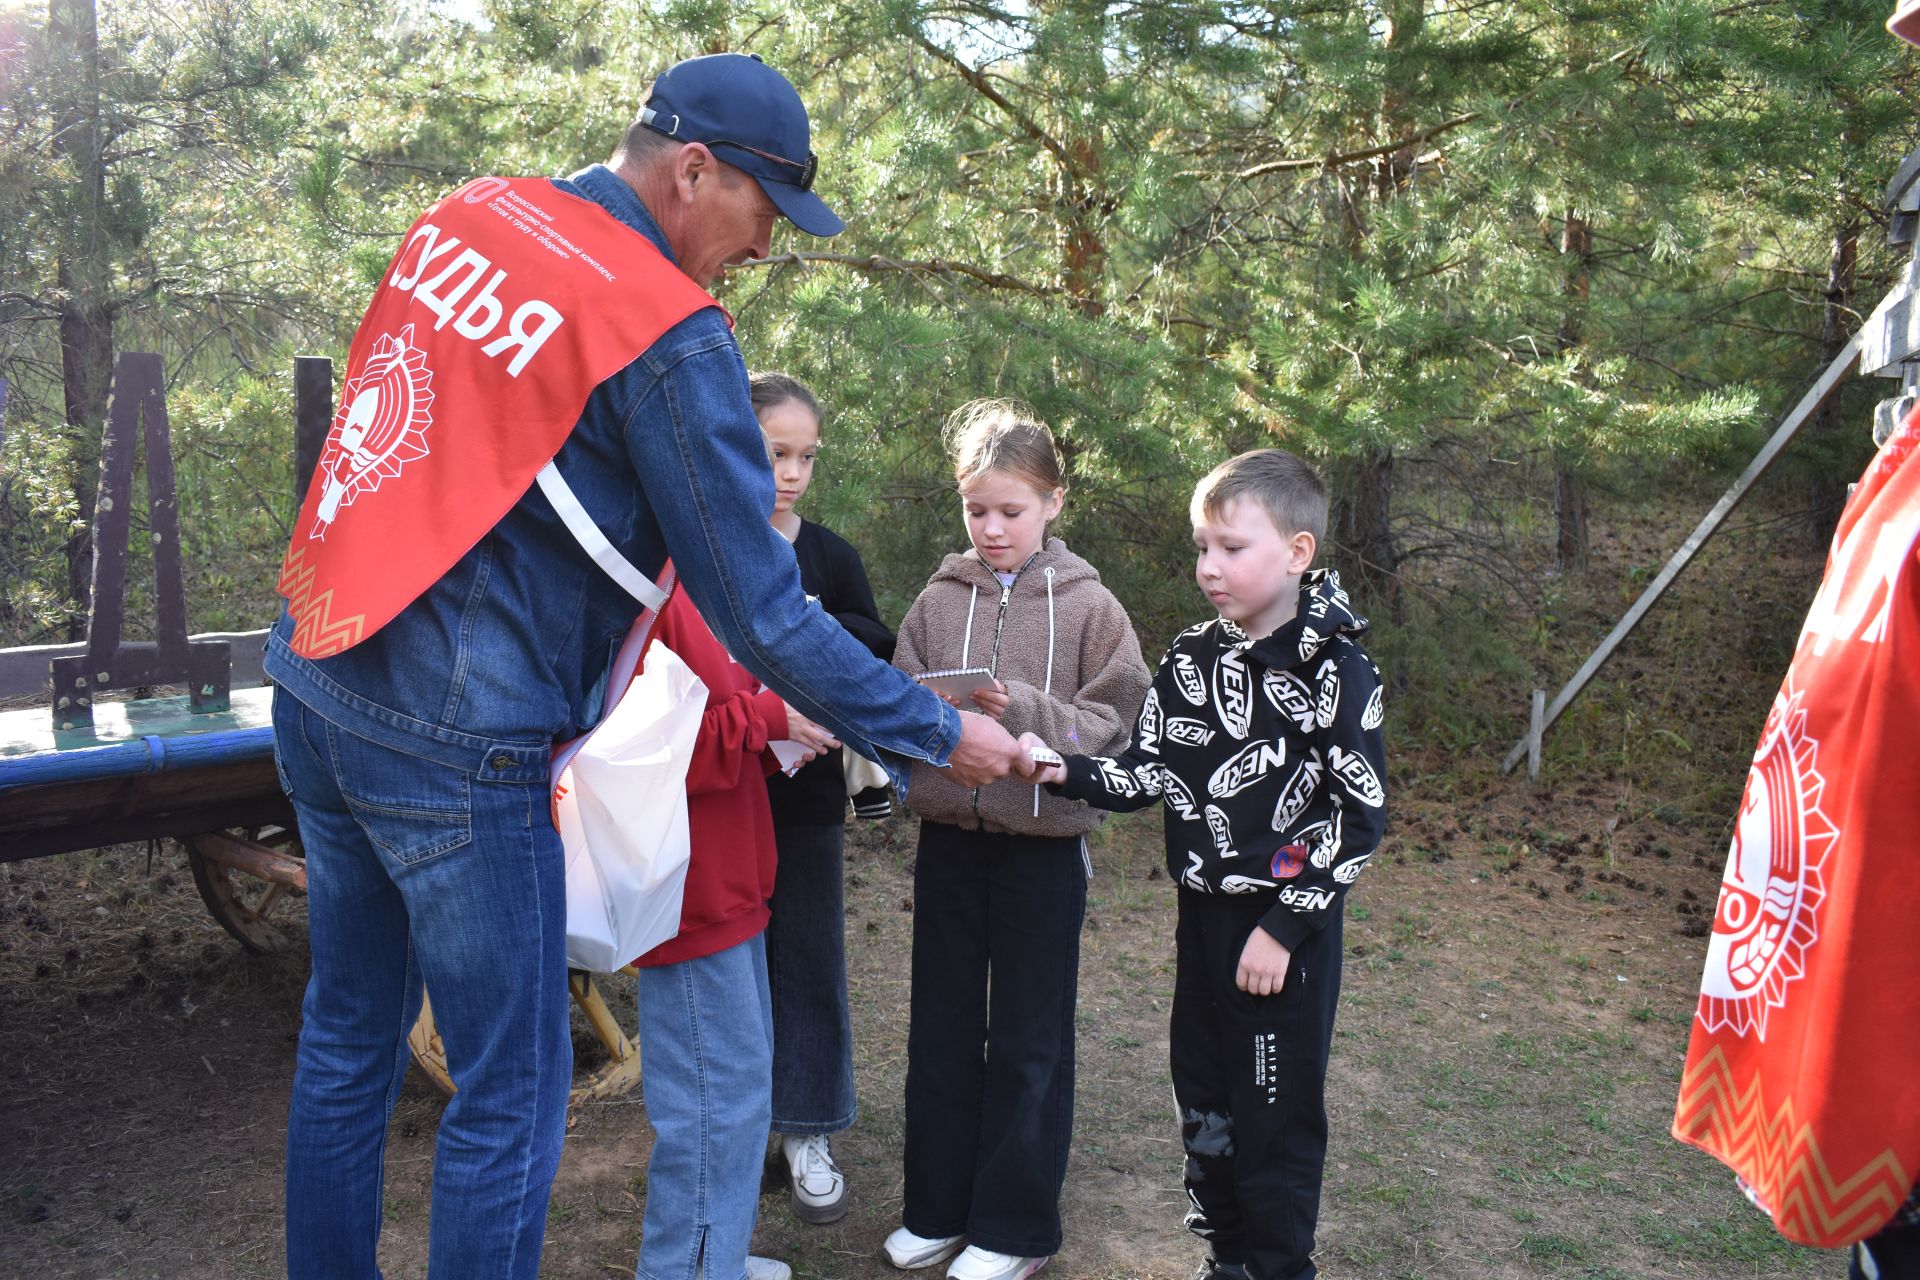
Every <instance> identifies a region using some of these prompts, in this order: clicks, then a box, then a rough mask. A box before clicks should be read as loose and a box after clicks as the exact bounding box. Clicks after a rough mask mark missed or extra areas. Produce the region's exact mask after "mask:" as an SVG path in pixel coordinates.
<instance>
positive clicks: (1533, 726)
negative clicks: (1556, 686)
mask: <svg viewBox="0 0 1920 1280" xmlns="http://www.w3.org/2000/svg"><path fill="white" fill-rule="evenodd" d="M1546 717H1547V691H1546V690H1545V689H1535V690H1534V691H1533V713H1532V714H1531V715H1529V716H1528V717H1527V781H1529V782H1538V781H1540V738H1541V735H1542V734H1544V733H1545V732H1546V729H1547V727H1546V724H1545V723H1544V722H1545V720H1546Z"/></svg>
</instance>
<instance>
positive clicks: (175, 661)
mask: <svg viewBox="0 0 1920 1280" xmlns="http://www.w3.org/2000/svg"><path fill="white" fill-rule="evenodd" d="M161 375H162V370H161V363H160V358H159V357H158V356H155V355H146V354H139V353H127V354H123V355H122V356H121V357H120V359H119V361H118V363H117V365H116V368H115V373H114V393H113V400H112V405H113V407H112V411H111V416H110V418H109V420H108V422H107V425H106V429H105V431H104V432H103V435H102V439H101V482H100V502H99V504H98V506H97V508H96V512H95V518H94V524H93V537H94V546H95V560H94V577H93V586H92V593H91V599H90V601H89V606H88V625H87V639H86V641H85V642H84V643H82V644H74V645H65V646H41V647H36V648H32V649H13V650H0V698H9V699H12V700H16V701H17V700H18V699H19V697H20V696H21V695H29V696H35V695H37V697H36V705H33V706H28V707H22V708H17V709H14V710H8V711H0V863H6V862H16V861H20V860H22V859H26V858H36V857H43V856H47V855H51V854H57V853H70V852H74V851H77V850H82V849H95V848H100V847H102V846H105V845H111V844H120V843H125V842H129V841H139V840H154V841H158V840H171V841H174V842H176V843H177V844H178V845H179V846H180V848H181V849H183V850H184V852H185V855H186V859H187V863H188V866H189V867H190V868H191V870H192V872H193V882H194V885H195V887H196V888H197V889H198V890H199V892H200V897H201V899H202V900H203V901H204V902H205V903H206V906H207V910H208V911H209V912H210V913H211V914H212V916H213V918H214V919H215V920H217V921H219V923H220V926H221V927H222V928H224V929H225V930H226V931H227V932H228V933H230V934H232V935H233V937H234V938H235V939H236V940H237V941H238V942H239V943H240V945H242V946H243V947H246V948H247V949H248V950H249V951H254V952H281V951H285V950H287V949H289V948H291V947H294V946H299V945H304V937H305V934H304V931H303V930H299V929H290V928H288V927H287V925H288V924H289V923H290V921H288V920H287V919H285V917H286V916H287V915H289V914H292V913H293V912H295V911H297V910H298V908H297V907H296V906H294V905H293V904H295V903H297V901H298V900H299V899H300V898H301V897H303V896H304V895H305V893H306V889H307V868H306V859H305V853H304V851H303V850H302V848H301V846H300V839H299V833H298V828H297V827H296V825H295V821H294V814H293V807H292V805H291V804H289V803H288V801H287V798H286V795H285V793H284V792H283V791H282V790H281V788H280V783H279V778H278V775H277V773H276V772H275V769H274V763H273V728H272V723H271V716H272V697H273V691H272V690H271V689H270V688H266V687H264V685H263V678H262V676H261V673H260V655H261V650H262V648H263V647H264V644H265V639H266V633H265V632H264V631H258V632H250V633H241V634H222V635H205V636H192V637H189V636H188V634H187V627H186V608H185V593H184V589H183V587H182V577H181V560H180V550H179V539H178V519H177V513H176V511H175V508H174V482H173V467H172V455H171V444H170V441H169V438H168V430H167V420H166V407H165V403H164V400H163V398H162V394H161V387H162V381H161ZM295 386H296V393H297V397H296V398H297V404H298V411H297V420H298V424H299V429H298V433H297V440H296V448H295V457H296V467H295V473H296V475H298V476H299V477H300V478H301V481H302V485H301V487H302V488H304V481H305V478H306V477H307V476H309V475H311V473H312V470H313V465H314V463H315V461H316V460H317V459H318V457H319V452H320V450H319V443H320V440H321V439H322V438H323V437H324V434H325V431H326V427H327V424H328V423H329V421H330V420H331V418H332V414H333V410H332V396H333V375H332V365H331V362H330V361H327V360H316V359H302V360H299V361H297V362H296V367H295ZM5 399H6V384H5V382H4V381H3V380H0V410H3V409H4V405H5ZM142 435H144V439H145V444H146V455H147V467H146V471H147V487H148V512H149V528H150V530H151V533H152V536H153V541H154V557H153V560H154V575H155V601H156V607H155V613H156V639H155V640H154V641H152V642H142V643H135V644H123V643H122V642H121V620H122V614H123V610H124V599H125V585H126V584H125V578H126V562H127V536H128V516H129V512H130V509H131V499H132V489H133V477H134V452H135V446H136V442H137V441H138V440H139V439H140V438H141V436H142ZM300 497H301V494H299V493H296V494H295V495H294V503H295V507H296V508H297V507H298V505H299V500H300ZM236 685H238V686H242V687H235V686H236ZM167 686H176V687H179V686H184V687H185V689H186V690H187V691H186V692H185V693H182V694H178V695H174V696H162V697H155V696H145V695H147V694H148V692H149V691H150V690H152V689H155V688H157V687H167ZM129 691H132V692H134V694H135V696H133V697H130V698H129V697H124V696H122V695H124V694H126V693H127V692H129ZM569 986H570V988H571V990H572V993H573V996H574V1000H575V1002H576V1003H577V1004H578V1005H579V1007H580V1009H581V1011H582V1013H583V1014H584V1015H585V1016H586V1018H587V1022H588V1024H589V1026H590V1027H591V1028H592V1030H593V1033H594V1035H595V1036H596V1037H597V1038H598V1039H599V1040H600V1041H601V1043H602V1044H604V1045H605V1046H606V1048H607V1050H608V1053H609V1054H610V1056H611V1061H610V1062H609V1063H608V1064H607V1065H606V1066H605V1067H603V1068H601V1069H600V1070H599V1071H598V1072H596V1073H595V1074H594V1075H592V1076H591V1077H588V1078H586V1079H584V1080H582V1081H581V1082H580V1083H579V1084H578V1086H577V1087H576V1089H575V1090H574V1096H575V1098H576V1100H577V1099H581V1098H588V1097H613V1096H618V1095H619V1094H623V1093H626V1092H628V1091H629V1090H631V1089H632V1088H633V1087H634V1085H636V1084H638V1083H639V1079H640V1062H639V1054H638V1051H637V1050H636V1049H635V1048H634V1045H633V1042H632V1041H631V1040H630V1039H629V1038H628V1037H627V1036H626V1035H625V1033H624V1032H622V1031H621V1029H620V1026H619V1023H618V1022H617V1020H616V1019H615V1018H614V1016H613V1014H612V1012H611V1011H610V1010H609V1009H608V1008H607V1004H606V1001H605V1000H604V999H603V998H602V997H601V994H600V992H599V990H598V989H597V988H596V987H595V985H594V981H593V978H592V976H591V975H588V974H585V973H577V972H576V973H574V974H571V975H570V976H569ZM409 1042H410V1044H411V1045H412V1048H413V1051H414V1061H415V1063H416V1065H418V1066H419V1067H420V1069H421V1071H422V1072H423V1073H425V1074H426V1076H427V1077H428V1078H429V1079H430V1080H432V1081H433V1082H434V1083H435V1084H436V1085H438V1086H439V1087H440V1088H442V1089H444V1090H447V1091H449V1092H451V1091H452V1089H453V1080H452V1076H451V1074H450V1073H449V1071H448V1069H447V1062H446V1055H445V1052H444V1049H443V1048H442V1046H441V1044H440V1039H439V1036H438V1035H437V1034H435V1032H434V1028H433V1014H432V1010H431V1006H430V1005H427V1006H423V1008H422V1011H421V1016H420V1020H419V1021H418V1022H417V1023H416V1024H415V1026H414V1028H413V1031H412V1033H411V1034H410V1036H409Z"/></svg>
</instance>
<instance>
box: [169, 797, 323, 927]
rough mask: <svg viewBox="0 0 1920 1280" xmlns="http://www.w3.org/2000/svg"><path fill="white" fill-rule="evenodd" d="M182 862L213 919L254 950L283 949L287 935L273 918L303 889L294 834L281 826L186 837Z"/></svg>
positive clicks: (304, 882)
mask: <svg viewBox="0 0 1920 1280" xmlns="http://www.w3.org/2000/svg"><path fill="white" fill-rule="evenodd" d="M181 844H183V845H185V846H186V850H187V865H188V866H190V867H192V868H193V883H194V885H195V887H197V888H198V889H199V890H200V900H201V901H202V902H204V903H206V904H207V910H208V911H209V912H211V913H212V914H213V918H214V919H215V920H217V921H219V922H220V927H221V928H223V929H225V930H226V931H227V932H228V933H230V934H232V935H233V936H234V937H235V938H236V939H238V940H239V942H240V945H241V946H243V947H245V948H246V949H247V950H249V951H252V952H255V953H257V954H263V953H268V952H280V951H285V950H286V949H287V948H288V947H290V946H291V945H293V939H292V937H291V936H290V935H289V934H288V933H287V932H286V930H284V929H282V928H281V927H280V926H279V925H278V924H276V923H275V922H274V917H275V915H276V913H277V912H278V913H279V914H284V911H283V910H280V909H282V908H284V906H285V904H286V901H287V899H288V897H289V896H290V895H294V894H298V895H301V896H304V895H305V894H306V892H307V862H306V858H305V856H304V855H303V854H302V853H301V851H300V841H299V837H298V836H297V835H296V833H294V832H293V831H290V830H288V829H287V828H285V827H253V828H248V829H246V830H244V831H239V832H228V831H210V832H205V833H203V834H201V835H195V836H187V837H186V838H185V839H183V840H182V841H181Z"/></svg>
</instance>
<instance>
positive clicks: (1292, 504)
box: [1191, 449, 1327, 544]
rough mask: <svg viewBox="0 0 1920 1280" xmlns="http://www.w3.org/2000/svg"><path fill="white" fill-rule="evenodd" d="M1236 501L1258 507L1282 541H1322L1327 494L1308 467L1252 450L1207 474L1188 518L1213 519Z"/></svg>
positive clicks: (1278, 452)
mask: <svg viewBox="0 0 1920 1280" xmlns="http://www.w3.org/2000/svg"><path fill="white" fill-rule="evenodd" d="M1242 498H1246V499H1249V500H1250V501H1252V502H1255V503H1257V504H1258V505H1259V507H1260V509H1261V510H1262V511H1265V512H1266V513H1267V518H1268V519H1269V520H1271V521H1273V527H1274V528H1276V529H1278V530H1279V531H1280V533H1281V535H1282V536H1290V535H1292V534H1296V533H1310V534H1312V535H1313V540H1314V542H1315V543H1316V544H1318V543H1320V542H1322V541H1324V540H1325V538H1326V532H1327V488H1326V486H1325V485H1324V484H1322V483H1321V482H1320V477H1319V476H1318V475H1316V474H1315V473H1314V470H1313V468H1312V467H1310V466H1308V465H1307V464H1306V463H1305V462H1302V461H1301V460H1300V459H1299V458H1297V457H1295V456H1294V455H1293V454H1291V453H1288V452H1287V451H1286V450H1285V449H1255V450H1252V451H1251V452H1249V453H1243V454H1241V455H1240V456H1239V457H1237V458H1229V459H1228V460H1227V461H1225V462H1223V463H1221V464H1220V465H1219V466H1217V467H1215V468H1214V469H1213V470H1212V471H1209V472H1208V473H1207V475H1206V478H1205V479H1204V480H1202V481H1201V482H1200V483H1199V485H1198V486H1197V487H1196V488H1195V489H1194V491H1193V509H1192V513H1191V514H1192V517H1193V520H1194V523H1196V524H1197V523H1199V521H1200V518H1201V516H1203V515H1204V516H1206V517H1208V518H1210V519H1217V518H1218V517H1219V516H1220V515H1221V514H1222V513H1223V512H1225V511H1226V509H1227V508H1228V507H1229V506H1230V505H1232V504H1233V503H1235V502H1237V501H1239V500H1240V499H1242Z"/></svg>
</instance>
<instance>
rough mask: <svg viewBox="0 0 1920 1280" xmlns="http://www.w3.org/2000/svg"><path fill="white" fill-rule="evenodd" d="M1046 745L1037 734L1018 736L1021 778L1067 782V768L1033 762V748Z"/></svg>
mask: <svg viewBox="0 0 1920 1280" xmlns="http://www.w3.org/2000/svg"><path fill="white" fill-rule="evenodd" d="M976 696H978V695H976ZM1046 745H1047V744H1046V743H1045V742H1043V741H1042V740H1041V738H1040V735H1039V734H1037V733H1023V734H1021V735H1020V754H1021V758H1022V760H1024V761H1025V767H1024V768H1023V769H1022V770H1021V771H1020V773H1021V776H1022V777H1024V778H1025V779H1026V780H1027V781H1029V782H1039V783H1056V782H1065V781H1066V780H1067V767H1066V766H1065V765H1063V764H1036V763H1035V762H1034V759H1033V754H1032V752H1033V748H1035V747H1042V748H1044V747H1045V746H1046Z"/></svg>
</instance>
